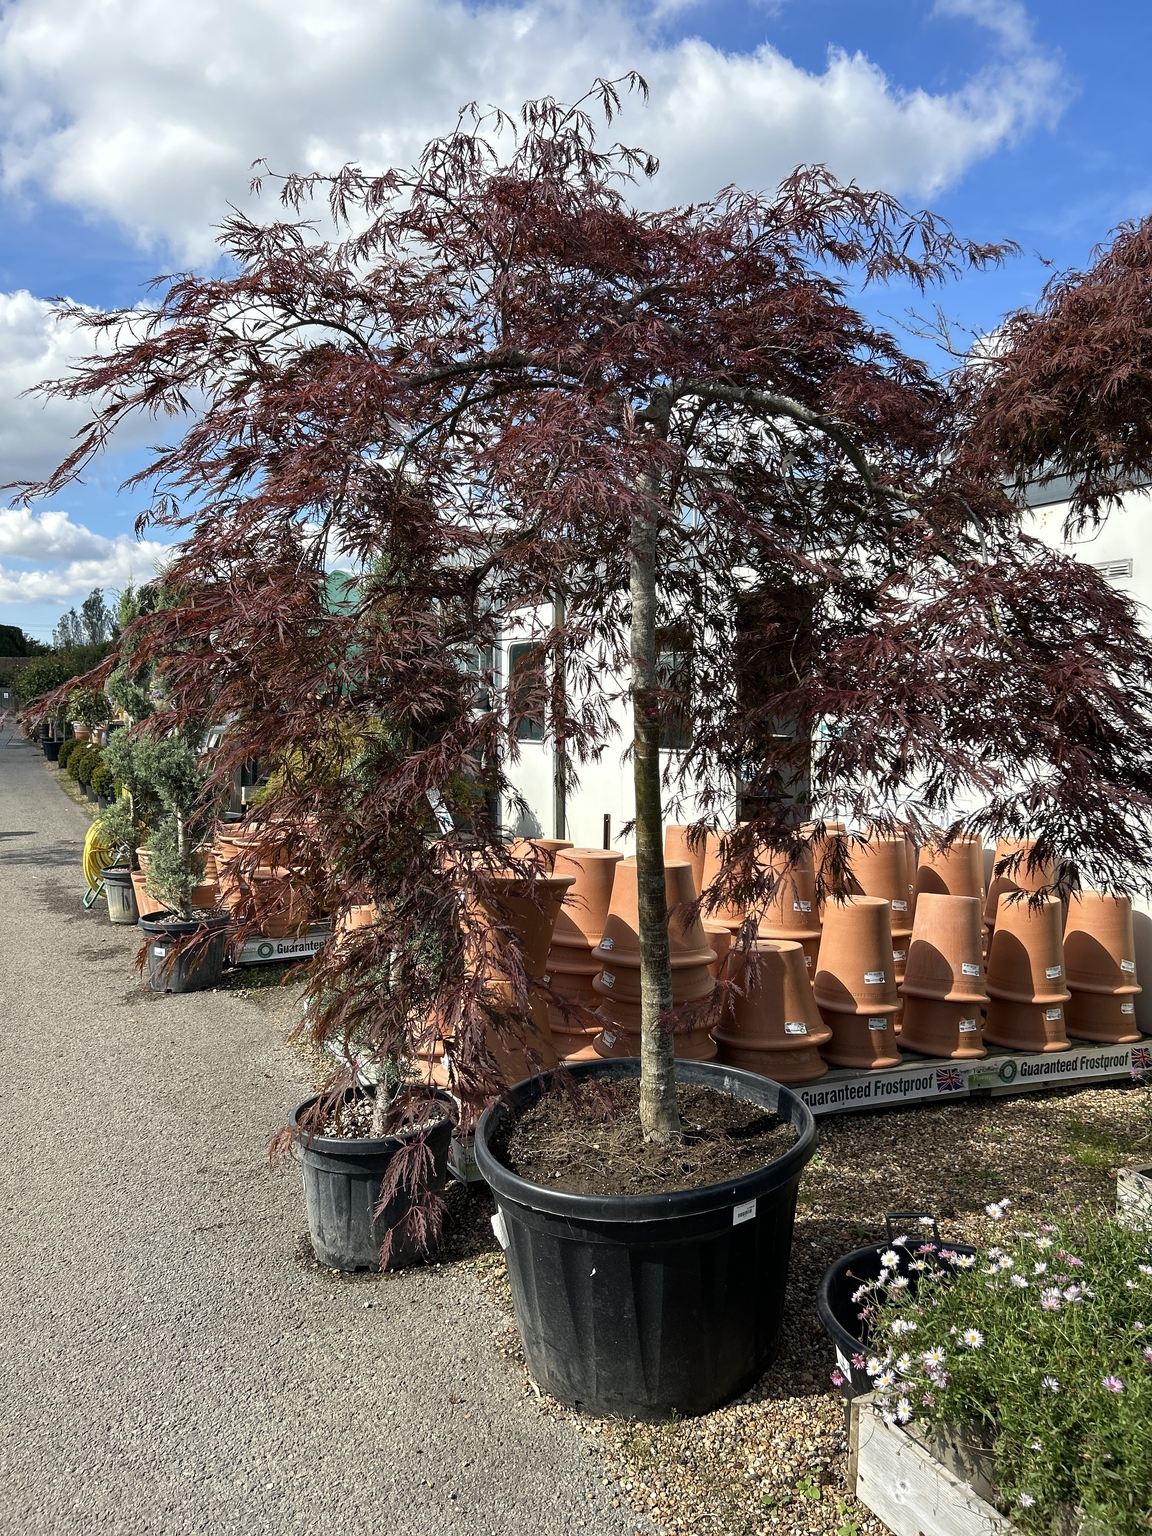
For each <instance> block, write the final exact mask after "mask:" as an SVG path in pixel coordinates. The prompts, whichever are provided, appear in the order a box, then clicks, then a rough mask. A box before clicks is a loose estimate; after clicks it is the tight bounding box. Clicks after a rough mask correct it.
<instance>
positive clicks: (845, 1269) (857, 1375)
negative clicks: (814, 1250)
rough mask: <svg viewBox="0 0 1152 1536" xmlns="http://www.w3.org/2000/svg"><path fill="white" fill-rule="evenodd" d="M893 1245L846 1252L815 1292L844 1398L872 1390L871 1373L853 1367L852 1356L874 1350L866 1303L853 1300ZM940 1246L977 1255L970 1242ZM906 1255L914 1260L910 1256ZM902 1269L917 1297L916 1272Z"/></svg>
mask: <svg viewBox="0 0 1152 1536" xmlns="http://www.w3.org/2000/svg"><path fill="white" fill-rule="evenodd" d="M892 1246H893V1245H892V1244H891V1243H877V1244H876V1245H875V1247H872V1248H857V1249H856V1250H855V1252H853V1253H846V1254H845V1255H844V1257H843V1258H842V1259H837V1260H836V1262H835V1264H832V1265H830V1266H829V1268H828V1269H826V1270H825V1272H824V1277H823V1279H822V1280H821V1281H820V1287H819V1289H818V1290H817V1292H816V1313H817V1316H818V1317H819V1319H820V1322H821V1323H822V1324H823V1326H824V1329H825V1330H826V1332H827V1333H829V1334H830V1335H831V1338H832V1342H833V1344H835V1346H836V1364H837V1365H838V1366H839V1368H840V1374H841V1375H842V1376H843V1377H844V1383H843V1385H842V1386H841V1388H840V1395H841V1397H844V1398H853V1397H860V1396H862V1395H863V1394H864V1393H865V1392H871V1390H872V1381H871V1378H870V1377H869V1375H868V1373H867V1372H866V1371H863V1370H861V1369H860V1367H859V1366H856V1365H853V1364H852V1356H853V1355H860V1354H868V1353H870V1352H871V1349H872V1346H871V1345H870V1344H869V1343H868V1334H867V1329H866V1327H865V1324H864V1320H863V1318H862V1317H861V1316H860V1312H861V1310H862V1308H863V1301H853V1299H852V1298H853V1296H854V1295H855V1293H856V1291H857V1290H858V1289H859V1288H860V1286H861V1285H863V1284H865V1283H866V1282H867V1281H871V1280H875V1279H877V1278H878V1276H879V1274H880V1271H881V1269H882V1268H883V1267H884V1266H883V1265H882V1264H881V1262H880V1255H881V1254H882V1253H887V1252H888V1250H889V1248H891V1247H892ZM918 1246H919V1244H918V1243H917V1244H914V1245H913V1251H914V1249H915V1247H918ZM941 1246H942V1247H944V1248H946V1249H947V1250H948V1251H949V1253H957V1254H961V1253H963V1254H972V1253H975V1252H976V1249H975V1248H971V1247H969V1246H968V1244H967V1243H944V1244H942V1245H941ZM897 1251H899V1250H897ZM907 1256H908V1257H911V1255H907ZM953 1267H954V1266H952V1265H950V1264H949V1263H948V1261H947V1260H946V1259H945V1260H944V1261H943V1262H942V1264H941V1268H943V1269H952V1268H953ZM900 1269H901V1273H902V1274H906V1275H907V1276H908V1280H909V1286H908V1289H909V1291H910V1293H911V1294H912V1295H915V1294H916V1273H915V1271H911V1270H909V1269H908V1267H907V1264H904V1263H902V1264H901V1266H900ZM881 1353H882V1351H881Z"/></svg>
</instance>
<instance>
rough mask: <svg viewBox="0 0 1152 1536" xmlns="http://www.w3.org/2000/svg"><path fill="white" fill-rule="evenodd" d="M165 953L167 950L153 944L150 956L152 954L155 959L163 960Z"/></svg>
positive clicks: (160, 945) (162, 946)
mask: <svg viewBox="0 0 1152 1536" xmlns="http://www.w3.org/2000/svg"><path fill="white" fill-rule="evenodd" d="M167 953H168V950H167V948H166V947H165V946H164V945H163V944H153V946H152V954H153V957H154V958H155V959H157V960H163V959H164V957H165V955H167Z"/></svg>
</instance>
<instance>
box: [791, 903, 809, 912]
mask: <svg viewBox="0 0 1152 1536" xmlns="http://www.w3.org/2000/svg"><path fill="white" fill-rule="evenodd" d="M792 910H793V912H811V910H812V903H811V902H810V901H794V902H793V903H792Z"/></svg>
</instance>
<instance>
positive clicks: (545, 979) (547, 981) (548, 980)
mask: <svg viewBox="0 0 1152 1536" xmlns="http://www.w3.org/2000/svg"><path fill="white" fill-rule="evenodd" d="M540 980H541V981H542V982H543V983H544V985H545V986H548V985H549V984H550V983H551V980H552V978H551V976H541V978H540Z"/></svg>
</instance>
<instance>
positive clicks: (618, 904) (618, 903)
mask: <svg viewBox="0 0 1152 1536" xmlns="http://www.w3.org/2000/svg"><path fill="white" fill-rule="evenodd" d="M693 892H694V886H693V882H692V866H691V865H690V864H688V863H685V862H683V861H677V862H668V863H666V864H665V865H664V894H665V900H666V901H667V904H668V911H669V918H668V949H669V952H670V954H671V958H672V969H673V971H674V972H675V971H677V970H681V969H684V968H686V967H689V966H696V965H705V966H708V965H711V964H712V962H713V961H714V960H715V959H716V955H715V953H714V951H713V950H711V949H709V947H708V943H707V940H706V939H705V937H704V929H703V926H702V925H701V922H700V919H699V917H697V918H695V919H694V920H692V921H691V922H690V921H688V909H689V908H690V907H691V906H692V904H693V902H694V900H695V896H694V894H693ZM592 954H593V956H594V958H595V959H597V960H599V961H600V963H601V964H602V965H615V966H626V965H637V966H638V965H639V964H640V913H639V907H638V904H637V892H636V860H635V859H624V860H623V862H622V863H620V864H618V865H617V866H616V876H615V879H614V880H613V882H612V900H611V904H610V906H609V909H608V916H607V918H606V919H605V922H604V932H603V934H602V935H601V938H600V942H599V944H597V945H596V947H595V948H594V949H593V951H592Z"/></svg>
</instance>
